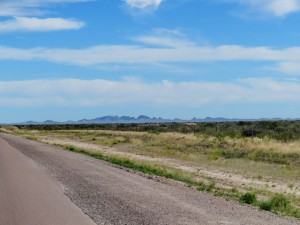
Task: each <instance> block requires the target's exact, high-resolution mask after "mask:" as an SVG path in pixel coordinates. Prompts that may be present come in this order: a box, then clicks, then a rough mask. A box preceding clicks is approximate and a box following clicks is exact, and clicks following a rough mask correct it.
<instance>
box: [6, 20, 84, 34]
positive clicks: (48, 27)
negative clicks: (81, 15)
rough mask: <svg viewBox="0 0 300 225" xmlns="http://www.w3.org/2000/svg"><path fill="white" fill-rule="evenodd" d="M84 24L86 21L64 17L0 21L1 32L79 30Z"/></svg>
mask: <svg viewBox="0 0 300 225" xmlns="http://www.w3.org/2000/svg"><path fill="white" fill-rule="evenodd" d="M83 26H84V23H83V22H81V21H77V20H75V19H63V18H46V19H39V18H34V17H31V18H28V17H16V18H14V19H12V20H8V21H4V22H0V33H10V32H20V31H23V32H24V31H26V32H33V31H35V32H43V31H59V30H78V29H80V28H82V27H83Z"/></svg>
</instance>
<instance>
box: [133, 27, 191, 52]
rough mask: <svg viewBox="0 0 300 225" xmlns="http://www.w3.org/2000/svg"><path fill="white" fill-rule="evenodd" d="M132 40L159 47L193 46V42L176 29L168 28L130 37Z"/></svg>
mask: <svg viewBox="0 0 300 225" xmlns="http://www.w3.org/2000/svg"><path fill="white" fill-rule="evenodd" d="M132 40H134V41H137V42H140V43H143V44H147V45H155V46H161V47H171V48H178V47H184V46H185V47H187V46H194V45H195V44H194V43H193V42H191V41H190V40H188V39H186V38H185V35H184V34H183V33H181V32H180V31H178V30H168V29H155V30H154V32H153V34H150V35H142V36H138V37H134V38H132Z"/></svg>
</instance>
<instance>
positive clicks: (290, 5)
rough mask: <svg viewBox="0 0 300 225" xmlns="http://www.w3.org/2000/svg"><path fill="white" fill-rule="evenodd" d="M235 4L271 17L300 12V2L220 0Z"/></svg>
mask: <svg viewBox="0 0 300 225" xmlns="http://www.w3.org/2000/svg"><path fill="white" fill-rule="evenodd" d="M221 1H226V2H236V3H239V4H241V5H245V6H247V7H250V9H251V10H254V11H260V12H264V13H269V14H272V15H273V16H285V15H288V14H290V13H294V12H297V11H300V0H221Z"/></svg>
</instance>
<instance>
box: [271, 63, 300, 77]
mask: <svg viewBox="0 0 300 225" xmlns="http://www.w3.org/2000/svg"><path fill="white" fill-rule="evenodd" d="M275 70H277V71H279V72H283V73H287V74H292V75H300V64H299V62H296V63H295V62H280V63H278V66H277V67H275Z"/></svg>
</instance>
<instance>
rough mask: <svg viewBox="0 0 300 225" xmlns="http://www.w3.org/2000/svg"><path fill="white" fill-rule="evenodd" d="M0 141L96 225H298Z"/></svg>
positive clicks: (34, 146)
mask: <svg viewBox="0 0 300 225" xmlns="http://www.w3.org/2000/svg"><path fill="white" fill-rule="evenodd" d="M0 138H2V139H4V140H6V141H7V142H8V143H9V145H10V146H12V147H13V148H14V149H17V150H19V151H20V152H21V153H23V154H24V155H26V156H27V158H28V159H30V160H31V161H32V162H34V163H35V164H36V165H38V166H39V167H40V168H41V169H42V170H43V171H44V172H45V173H46V174H50V175H51V177H52V179H54V180H56V181H58V182H59V183H60V185H62V186H63V187H64V194H65V195H66V196H68V197H69V199H71V201H72V202H73V203H75V204H76V205H77V206H78V207H79V208H81V209H82V211H83V212H84V213H86V214H87V215H89V217H90V218H92V219H93V220H94V221H95V222H96V224H130V225H134V224H158V225H160V224H178V225H184V224H201V225H218V224H220V225H221V224H224V225H225V224H236V225H261V224H264V225H268V224H270V225H271V224H272V225H273V224H276V225H294V224H300V221H299V220H293V219H290V218H283V217H280V216H276V215H273V214H271V213H268V212H263V211H259V210H257V209H254V208H252V207H248V206H242V205H240V204H238V203H236V202H233V201H227V200H225V199H222V198H218V197H214V196H212V195H210V194H208V193H203V192H199V191H196V190H193V189H190V188H187V187H185V186H184V185H182V184H180V183H178V182H174V181H168V180H165V179H161V178H154V177H149V176H145V175H142V174H140V173H136V172H133V171H130V170H127V169H122V168H119V167H117V166H113V165H111V164H108V163H106V162H103V161H100V160H96V159H93V158H90V157H87V156H84V155H80V154H76V153H72V152H68V151H64V150H61V149H59V148H55V147H52V146H49V145H46V144H42V143H37V142H34V141H29V140H26V139H23V138H21V137H16V136H12V135H8V134H0ZM0 205H1V204H0ZM84 225H86V224H84Z"/></svg>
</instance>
